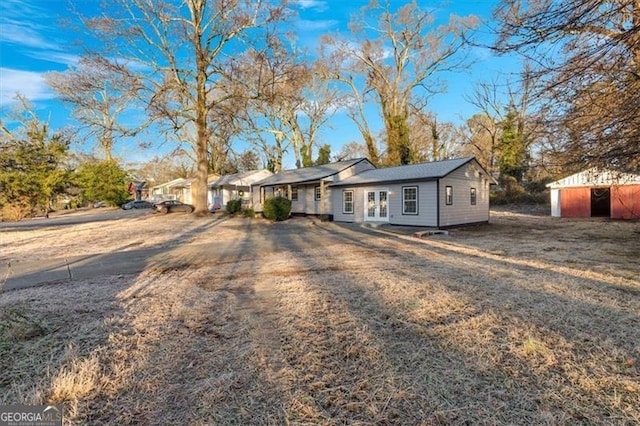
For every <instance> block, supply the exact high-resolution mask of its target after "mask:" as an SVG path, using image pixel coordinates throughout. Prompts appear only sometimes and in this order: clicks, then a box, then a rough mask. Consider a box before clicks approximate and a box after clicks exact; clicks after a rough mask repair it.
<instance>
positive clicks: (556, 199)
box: [551, 189, 560, 217]
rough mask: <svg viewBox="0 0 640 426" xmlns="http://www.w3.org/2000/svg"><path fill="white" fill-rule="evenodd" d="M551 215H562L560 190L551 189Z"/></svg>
mask: <svg viewBox="0 0 640 426" xmlns="http://www.w3.org/2000/svg"><path fill="white" fill-rule="evenodd" d="M551 216H553V217H560V190H559V189H552V190H551Z"/></svg>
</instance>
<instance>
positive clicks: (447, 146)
mask: <svg viewBox="0 0 640 426" xmlns="http://www.w3.org/2000/svg"><path fill="white" fill-rule="evenodd" d="M410 108H411V110H410V111H411V114H410V115H409V122H408V127H409V131H410V137H411V139H410V144H411V145H410V146H411V152H412V153H413V154H412V155H413V161H414V162H416V163H423V162H427V161H441V160H446V159H448V158H451V157H452V156H454V155H455V154H456V153H457V152H458V151H459V149H460V148H461V147H460V146H459V141H458V140H457V133H456V128H455V126H454V125H453V124H452V123H447V122H440V121H438V117H437V116H436V115H435V114H433V113H431V112H426V108H425V106H421V105H420V103H418V102H413V103H411V104H410Z"/></svg>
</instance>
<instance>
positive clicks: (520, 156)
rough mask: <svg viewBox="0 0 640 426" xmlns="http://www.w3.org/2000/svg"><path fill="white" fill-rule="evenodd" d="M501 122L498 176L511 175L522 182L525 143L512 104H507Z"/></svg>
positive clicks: (524, 166)
mask: <svg viewBox="0 0 640 426" xmlns="http://www.w3.org/2000/svg"><path fill="white" fill-rule="evenodd" d="M501 124H502V136H501V137H500V141H499V143H498V150H499V151H500V159H499V160H498V165H499V167H500V176H511V177H513V178H515V179H516V180H517V181H518V183H522V177H523V176H524V171H525V168H526V165H525V160H526V144H525V140H524V137H523V135H522V132H521V130H520V126H519V125H518V113H517V112H516V110H515V107H514V106H513V105H510V106H509V109H508V111H507V114H506V116H505V118H504V120H503V121H502V123H501Z"/></svg>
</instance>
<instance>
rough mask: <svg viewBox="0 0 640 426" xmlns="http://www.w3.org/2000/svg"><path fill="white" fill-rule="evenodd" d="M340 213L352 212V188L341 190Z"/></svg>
mask: <svg viewBox="0 0 640 426" xmlns="http://www.w3.org/2000/svg"><path fill="white" fill-rule="evenodd" d="M342 213H344V214H353V190H349V191H342Z"/></svg>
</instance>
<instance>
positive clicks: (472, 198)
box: [469, 188, 477, 206]
mask: <svg viewBox="0 0 640 426" xmlns="http://www.w3.org/2000/svg"><path fill="white" fill-rule="evenodd" d="M469 197H470V201H471V205H472V206H475V205H476V201H477V196H476V189H475V188H471V193H470V194H469Z"/></svg>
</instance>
